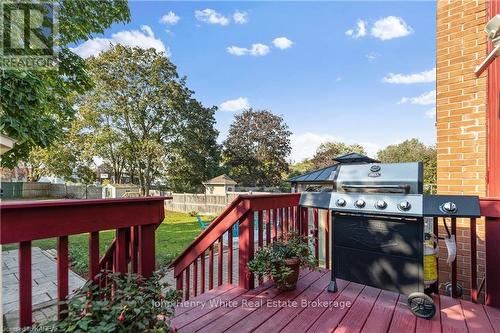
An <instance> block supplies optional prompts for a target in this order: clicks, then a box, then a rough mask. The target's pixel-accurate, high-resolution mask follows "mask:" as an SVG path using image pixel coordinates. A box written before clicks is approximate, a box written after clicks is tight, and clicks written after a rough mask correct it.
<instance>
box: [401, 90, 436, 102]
mask: <svg viewBox="0 0 500 333" xmlns="http://www.w3.org/2000/svg"><path fill="white" fill-rule="evenodd" d="M405 103H409V104H418V105H432V104H436V90H431V91H429V92H426V93H423V94H422V95H420V96H416V97H403V98H401V100H400V101H399V104H405Z"/></svg>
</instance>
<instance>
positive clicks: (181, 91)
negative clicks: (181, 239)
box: [77, 45, 213, 195]
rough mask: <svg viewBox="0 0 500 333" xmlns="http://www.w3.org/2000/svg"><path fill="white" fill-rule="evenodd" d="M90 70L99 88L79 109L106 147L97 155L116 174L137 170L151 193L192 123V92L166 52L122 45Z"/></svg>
mask: <svg viewBox="0 0 500 333" xmlns="http://www.w3.org/2000/svg"><path fill="white" fill-rule="evenodd" d="M88 67H89V72H90V75H91V77H92V79H93V80H94V83H95V87H94V89H92V90H91V91H90V92H89V93H87V94H86V95H85V96H84V97H83V98H82V100H81V101H80V103H79V104H78V105H77V106H78V108H79V109H80V110H81V112H82V114H85V117H86V118H87V119H89V123H90V124H91V125H90V127H89V129H90V131H91V132H95V133H96V140H98V141H97V142H102V143H104V144H105V146H103V147H102V149H98V150H97V151H96V154H98V155H99V156H101V157H102V158H103V159H104V160H105V161H107V162H108V163H110V164H113V168H114V170H115V172H119V171H120V170H122V169H123V167H124V166H123V163H122V162H124V163H125V165H127V166H128V167H129V168H133V169H134V173H135V175H136V176H137V178H138V180H139V185H140V186H141V191H142V192H143V193H144V194H146V195H147V194H148V193H149V189H150V187H151V184H152V183H153V182H154V181H155V179H158V178H159V177H160V176H161V175H164V174H165V172H166V165H167V163H168V161H169V160H171V156H170V155H171V153H172V150H174V148H175V147H178V145H176V143H177V142H178V140H180V139H182V136H183V133H184V132H185V131H184V128H185V127H189V126H191V125H192V124H190V122H189V121H188V119H189V116H192V114H191V113H190V110H189V109H190V108H186V105H189V103H187V102H186V101H189V100H190V99H191V95H192V92H191V91H189V90H188V89H187V88H186V85H185V78H182V79H180V78H179V76H178V74H177V70H176V67H175V66H174V65H173V64H172V63H171V62H170V60H169V59H168V58H167V57H166V56H165V54H163V53H162V52H157V51H156V50H155V49H153V48H151V49H147V50H144V49H141V48H137V47H135V48H130V47H125V46H122V45H116V46H114V47H112V48H111V49H110V50H108V51H106V52H103V53H101V55H100V56H99V57H97V58H90V59H89V60H88ZM196 111H199V110H198V109H197V110H196ZM193 112H195V111H193ZM212 116H213V115H212ZM209 124H213V123H210V121H209ZM99 140H100V141H99ZM96 144H97V143H96ZM113 156H114V157H113Z"/></svg>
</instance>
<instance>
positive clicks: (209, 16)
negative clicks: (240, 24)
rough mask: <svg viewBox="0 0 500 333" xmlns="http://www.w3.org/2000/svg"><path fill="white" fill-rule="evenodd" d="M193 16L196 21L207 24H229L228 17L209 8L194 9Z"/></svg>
mask: <svg viewBox="0 0 500 333" xmlns="http://www.w3.org/2000/svg"><path fill="white" fill-rule="evenodd" d="M194 17H195V18H196V19H197V20H198V21H200V22H203V23H207V24H219V25H228V24H229V19H228V18H227V17H225V16H224V15H222V14H221V13H218V12H216V11H215V10H213V9H210V8H207V9H203V10H195V12H194Z"/></svg>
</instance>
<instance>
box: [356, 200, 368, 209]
mask: <svg viewBox="0 0 500 333" xmlns="http://www.w3.org/2000/svg"><path fill="white" fill-rule="evenodd" d="M365 204H366V203H365V201H364V200H363V199H358V200H356V202H355V203H354V206H356V207H358V208H363V207H364V206H365Z"/></svg>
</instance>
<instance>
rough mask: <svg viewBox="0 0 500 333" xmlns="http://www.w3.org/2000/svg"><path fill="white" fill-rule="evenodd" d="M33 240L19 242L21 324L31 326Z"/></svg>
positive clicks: (21, 325)
mask: <svg viewBox="0 0 500 333" xmlns="http://www.w3.org/2000/svg"><path fill="white" fill-rule="evenodd" d="M31 283H32V281H31V241H25V242H21V243H19V326H20V327H21V328H23V327H28V326H31V324H32V319H31V310H32V309H31V306H32V304H31Z"/></svg>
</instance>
